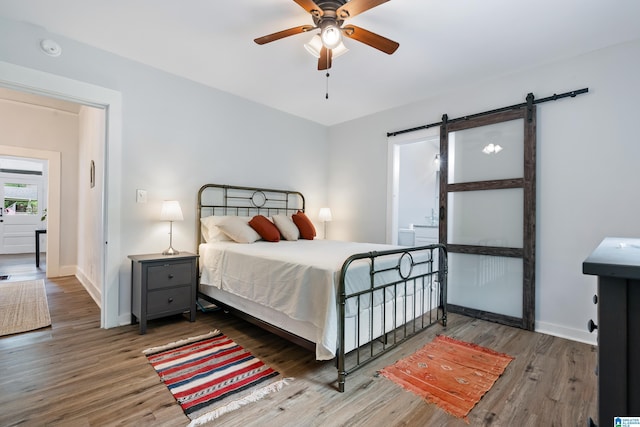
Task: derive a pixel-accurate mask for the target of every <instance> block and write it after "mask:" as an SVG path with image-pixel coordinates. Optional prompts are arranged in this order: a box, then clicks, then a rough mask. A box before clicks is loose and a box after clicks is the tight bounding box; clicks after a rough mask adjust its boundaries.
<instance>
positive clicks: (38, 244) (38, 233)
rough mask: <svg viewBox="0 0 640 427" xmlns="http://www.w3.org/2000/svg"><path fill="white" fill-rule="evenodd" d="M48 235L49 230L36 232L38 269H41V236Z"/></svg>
mask: <svg viewBox="0 0 640 427" xmlns="http://www.w3.org/2000/svg"><path fill="white" fill-rule="evenodd" d="M41 234H47V230H36V267H40V235H41Z"/></svg>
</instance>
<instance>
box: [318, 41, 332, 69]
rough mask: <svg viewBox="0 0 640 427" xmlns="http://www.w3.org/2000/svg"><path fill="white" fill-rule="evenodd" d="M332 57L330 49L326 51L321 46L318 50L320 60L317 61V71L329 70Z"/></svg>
mask: <svg viewBox="0 0 640 427" xmlns="http://www.w3.org/2000/svg"><path fill="white" fill-rule="evenodd" d="M332 56H333V52H332V51H331V49H327V48H326V47H324V46H322V49H320V59H318V70H328V69H329V68H331V57H332Z"/></svg>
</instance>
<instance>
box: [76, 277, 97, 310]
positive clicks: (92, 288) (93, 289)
mask: <svg viewBox="0 0 640 427" xmlns="http://www.w3.org/2000/svg"><path fill="white" fill-rule="evenodd" d="M75 270H76V271H75V276H76V278H77V279H78V281H79V282H80V283H81V284H82V286H83V287H84V288H85V290H86V291H87V292H88V293H89V295H90V296H91V298H92V299H93V301H95V303H96V304H97V305H98V307H100V309H102V295H101V290H100V288H98V286H97V285H96V284H95V283H93V282H92V281H91V280H90V279H89V278H88V277H87V276H86V275H85V274H84V273H83V272H82V271H81V270H80V269H79V268H76V269H75Z"/></svg>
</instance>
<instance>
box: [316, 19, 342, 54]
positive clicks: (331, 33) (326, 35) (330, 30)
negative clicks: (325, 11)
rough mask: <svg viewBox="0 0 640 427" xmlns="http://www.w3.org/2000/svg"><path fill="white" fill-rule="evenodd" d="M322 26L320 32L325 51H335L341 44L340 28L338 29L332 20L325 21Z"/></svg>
mask: <svg viewBox="0 0 640 427" xmlns="http://www.w3.org/2000/svg"><path fill="white" fill-rule="evenodd" d="M323 24H324V25H322V30H321V31H320V38H321V39H322V44H323V45H324V47H326V48H327V49H335V48H336V47H338V45H339V44H340V43H341V42H342V32H341V31H340V27H338V25H337V23H336V22H335V21H333V20H329V21H326V22H325V23H323Z"/></svg>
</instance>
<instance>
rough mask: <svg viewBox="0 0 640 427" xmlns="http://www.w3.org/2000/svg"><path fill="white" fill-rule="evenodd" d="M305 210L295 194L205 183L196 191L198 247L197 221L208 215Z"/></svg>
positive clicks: (301, 198)
mask: <svg viewBox="0 0 640 427" xmlns="http://www.w3.org/2000/svg"><path fill="white" fill-rule="evenodd" d="M304 210H305V201H304V196H303V195H302V193H300V192H298V191H290V190H274V189H270V188H257V187H236V186H232V185H220V184H205V185H203V186H202V187H200V190H199V191H198V209H197V215H198V217H197V221H196V229H197V236H198V239H197V241H198V246H200V243H202V233H201V232H200V218H204V217H206V216H210V215H231V216H254V215H264V216H271V215H278V214H283V215H291V214H294V213H296V212H298V211H302V212H304Z"/></svg>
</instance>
